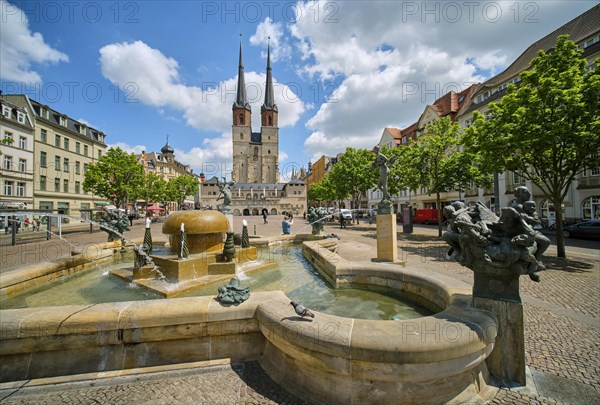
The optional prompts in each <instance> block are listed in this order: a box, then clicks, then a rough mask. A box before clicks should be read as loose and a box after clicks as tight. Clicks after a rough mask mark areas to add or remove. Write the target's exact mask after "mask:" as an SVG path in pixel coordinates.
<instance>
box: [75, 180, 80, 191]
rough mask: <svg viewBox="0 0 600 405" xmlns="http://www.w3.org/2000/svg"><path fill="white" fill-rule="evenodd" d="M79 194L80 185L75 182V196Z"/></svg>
mask: <svg viewBox="0 0 600 405" xmlns="http://www.w3.org/2000/svg"><path fill="white" fill-rule="evenodd" d="M79 193H81V183H80V182H78V181H76V182H75V194H79Z"/></svg>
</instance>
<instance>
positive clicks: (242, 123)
mask: <svg viewBox="0 0 600 405" xmlns="http://www.w3.org/2000/svg"><path fill="white" fill-rule="evenodd" d="M244 124H245V120H244V113H240V125H244Z"/></svg>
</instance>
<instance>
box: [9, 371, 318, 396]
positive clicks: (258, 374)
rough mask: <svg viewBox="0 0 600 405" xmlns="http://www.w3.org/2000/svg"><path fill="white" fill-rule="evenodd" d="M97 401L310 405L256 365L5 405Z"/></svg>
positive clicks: (76, 388) (114, 381) (158, 376)
mask: <svg viewBox="0 0 600 405" xmlns="http://www.w3.org/2000/svg"><path fill="white" fill-rule="evenodd" d="M91 403H97V404H152V405H159V404H165V405H172V404H194V405H204V404H205V405H217V404H224V405H225V404H232V405H233V404H239V405H242V404H265V405H271V404H273V405H274V404H288V405H303V404H308V403H307V402H305V401H302V400H300V399H298V398H296V397H295V396H293V395H292V394H290V393H288V392H287V391H285V390H284V389H282V388H281V387H280V386H278V385H277V384H275V383H274V382H273V380H271V379H270V378H269V376H268V375H267V374H266V373H265V372H264V371H263V370H262V368H260V366H259V365H258V363H256V362H248V363H242V364H235V365H233V366H231V367H223V366H219V367H208V368H206V369H204V368H202V369H195V370H184V371H182V372H159V373H153V374H151V375H146V376H144V377H143V378H142V379H139V378H136V377H117V378H109V379H106V380H104V381H103V380H94V381H85V382H82V383H66V384H60V385H55V386H51V387H48V386H43V387H36V388H29V389H25V390H22V391H19V392H17V393H15V394H13V395H12V396H10V397H8V398H5V399H3V400H2V404H5V405H8V404H11V405H16V404H23V405H24V404H27V405H34V404H36V405H55V404H91Z"/></svg>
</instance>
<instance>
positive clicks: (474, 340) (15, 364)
mask: <svg viewBox="0 0 600 405" xmlns="http://www.w3.org/2000/svg"><path fill="white" fill-rule="evenodd" d="M321 243H322V244H319V243H315V242H307V243H304V244H303V250H304V254H305V256H306V257H308V258H309V260H310V261H312V262H313V263H317V262H319V263H317V264H315V265H316V266H317V268H319V269H320V270H321V271H323V270H322V268H326V269H327V271H329V277H330V278H331V279H332V280H333V281H334V282H335V284H336V285H338V286H343V285H348V286H351V285H352V286H363V287H364V286H368V285H378V286H386V287H387V288H389V289H390V291H401V292H403V293H407V294H411V298H413V299H414V298H415V297H417V298H418V297H421V298H419V299H420V301H419V303H420V304H422V305H425V306H428V307H429V308H430V309H436V310H438V311H439V312H437V313H436V314H435V315H432V316H427V317H422V318H417V319H412V320H404V321H370V320H359V319H352V318H343V317H338V316H332V315H327V314H324V313H319V312H316V313H315V315H316V317H315V318H314V319H313V320H302V319H301V318H299V317H298V316H297V315H296V314H295V313H294V311H293V308H292V307H291V305H289V301H290V300H289V298H288V297H287V296H286V295H285V294H283V293H282V292H280V291H274V292H259V293H251V297H250V299H249V300H248V301H246V302H244V303H242V304H240V305H238V306H231V307H223V306H221V305H220V304H219V303H218V302H217V301H216V300H215V298H214V297H189V298H173V299H170V300H148V301H135V302H118V303H105V304H91V305H73V306H62V307H42V308H24V309H13V310H3V311H0V316H1V318H2V324H1V331H0V332H1V334H0V381H1V382H7V381H24V380H29V379H32V378H44V377H53V376H62V375H70V374H82V373H92V374H90V375H89V376H88V377H92V378H101V377H102V373H103V372H105V371H110V370H121V369H133V368H139V367H150V366H161V365H170V364H176V363H190V362H196V361H204V360H219V359H230V360H231V361H232V362H237V361H247V360H259V361H260V363H261V365H262V367H263V368H264V369H265V370H266V372H267V373H268V374H269V375H270V376H271V378H273V379H274V380H275V381H276V382H278V383H280V384H282V385H283V386H284V387H285V388H286V389H288V390H290V391H292V392H294V393H295V394H297V395H298V396H299V397H301V398H306V399H309V400H311V401H313V402H315V403H322V404H332V403H336V404H347V403H378V404H386V403H389V404H397V403H442V402H448V401H457V402H460V401H463V400H464V401H470V403H477V402H482V401H483V400H484V399H486V398H489V396H490V395H491V394H492V391H493V390H492V389H491V388H489V387H488V386H487V385H486V383H485V381H486V380H487V368H486V366H485V358H486V357H487V356H488V355H489V353H490V352H491V351H492V349H493V344H494V343H493V342H494V339H495V337H496V331H497V324H496V321H495V318H494V317H493V316H492V315H491V314H490V313H489V312H486V311H482V310H477V309H473V308H472V307H471V300H472V298H471V296H470V286H468V285H467V284H465V283H462V282H460V281H458V280H455V279H452V278H449V277H445V276H444V275H441V274H437V273H431V274H424V273H423V271H422V270H419V269H417V268H410V267H402V266H398V265H392V264H381V263H350V262H348V261H345V260H344V259H342V258H341V257H340V256H338V255H336V254H335V253H332V250H335V249H332V248H331V246H329V247H326V245H325V243H326V242H321ZM328 243H331V242H328ZM15 384H20V383H15Z"/></svg>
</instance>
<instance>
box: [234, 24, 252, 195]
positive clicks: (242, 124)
mask: <svg viewBox="0 0 600 405" xmlns="http://www.w3.org/2000/svg"><path fill="white" fill-rule="evenodd" d="M240 37H241V35H240ZM232 111H233V125H232V127H231V133H232V137H233V172H232V173H231V177H232V180H233V181H234V182H236V183H248V182H250V181H249V179H248V163H249V162H248V160H249V157H250V138H251V136H252V123H251V117H252V111H251V109H250V103H248V99H247V97H246V81H245V79H244V63H243V61H242V41H241V38H240V59H239V63H238V83H237V94H236V99H235V102H234V103H233V107H232Z"/></svg>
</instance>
